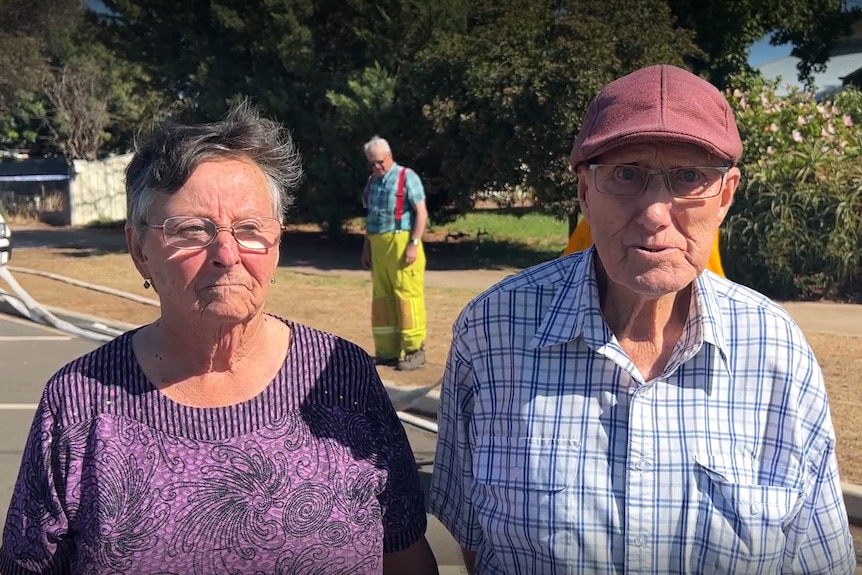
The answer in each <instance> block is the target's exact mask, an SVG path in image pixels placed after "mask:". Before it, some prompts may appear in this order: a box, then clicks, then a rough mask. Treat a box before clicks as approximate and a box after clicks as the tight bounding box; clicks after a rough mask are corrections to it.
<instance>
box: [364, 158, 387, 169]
mask: <svg viewBox="0 0 862 575" xmlns="http://www.w3.org/2000/svg"><path fill="white" fill-rule="evenodd" d="M384 162H386V160H368V165H369V166H371V167H372V168H382V167H383V164H384Z"/></svg>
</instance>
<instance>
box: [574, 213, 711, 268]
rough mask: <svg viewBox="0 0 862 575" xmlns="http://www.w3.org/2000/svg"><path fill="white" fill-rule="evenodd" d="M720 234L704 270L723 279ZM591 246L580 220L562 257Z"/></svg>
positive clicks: (585, 227)
mask: <svg viewBox="0 0 862 575" xmlns="http://www.w3.org/2000/svg"><path fill="white" fill-rule="evenodd" d="M719 235H720V234H715V242H713V244H712V252H710V254H709V261H708V262H707V263H706V269H708V270H709V271H711V272H712V273H714V274H718V275H720V276H721V277H724V268H723V267H722V265H721V253H720V252H719V249H718V238H719ZM591 245H593V238H592V235H591V234H590V224H588V223H587V220H585V219H583V218H582V219H581V221H580V222H578V225H577V226H575V231H573V232H572V235H571V236H569V243H568V244H566V249H565V250H563V255H564V256H567V255H569V254H573V253H575V252H580V251H583V250H585V249H587V248H588V247H590V246H591Z"/></svg>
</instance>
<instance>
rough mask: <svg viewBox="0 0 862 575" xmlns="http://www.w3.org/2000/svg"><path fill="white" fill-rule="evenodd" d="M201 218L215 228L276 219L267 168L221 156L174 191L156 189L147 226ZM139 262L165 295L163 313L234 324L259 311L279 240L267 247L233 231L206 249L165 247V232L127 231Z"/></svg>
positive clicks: (220, 234)
mask: <svg viewBox="0 0 862 575" xmlns="http://www.w3.org/2000/svg"><path fill="white" fill-rule="evenodd" d="M174 216H197V217H203V218H208V219H210V220H212V221H213V222H214V223H215V224H216V225H217V226H231V225H232V224H234V223H236V222H239V221H241V220H246V219H249V218H257V217H267V218H274V217H277V215H276V214H274V213H273V202H272V196H271V195H270V192H269V187H268V186H267V180H266V176H265V175H264V173H263V171H262V170H261V169H260V168H259V167H257V166H256V165H255V164H254V163H252V162H251V161H246V160H237V159H219V160H211V161H206V162H203V163H202V164H200V165H199V166H198V167H197V169H195V171H194V172H192V175H191V177H189V179H188V181H187V182H186V183H185V185H184V186H183V187H182V188H180V189H179V190H178V191H177V192H176V193H175V194H172V195H161V194H159V195H157V196H156V198H155V201H154V202H153V205H152V207H151V208H150V210H149V214H148V218H147V222H146V223H148V224H154V225H161V224H162V223H163V222H164V221H165V219H166V218H170V217H174ZM126 239H127V241H128V242H129V248H130V252H131V254H132V258H133V259H134V262H135V266H136V267H137V268H138V271H139V272H140V273H141V275H142V276H143V277H144V278H149V279H150V281H151V282H152V284H153V287H154V288H155V289H156V291H157V292H158V294H159V300H160V301H161V308H162V316H163V317H164V318H171V319H181V318H182V319H184V320H185V321H186V322H189V323H190V324H192V325H195V324H197V323H198V322H206V323H207V324H226V325H225V326H224V327H230V325H235V324H238V323H243V322H245V321H248V320H249V319H251V318H252V317H255V316H256V315H258V314H260V313H261V311H262V309H263V306H264V302H265V301H266V295H267V291H268V289H269V286H270V280H271V279H272V277H273V275H274V273H275V268H276V266H277V265H278V255H279V252H278V243H277V242H276V244H275V246H273V247H271V248H268V249H264V250H250V249H247V248H245V247H242V246H240V245H239V244H238V243H237V240H236V238H235V237H234V236H233V234H232V233H231V232H230V230H227V229H221V230H219V231H218V232H217V233H216V236H215V239H213V241H212V243H210V244H209V245H208V246H206V247H204V248H201V249H188V250H178V249H176V248H174V247H171V246H169V245H167V244H166V243H165V241H164V236H163V233H162V230H160V229H155V228H149V229H147V230H146V231H145V232H144V234H143V236H142V238H141V239H140V240H138V238H137V236H136V235H135V234H134V232H132V231H131V230H130V229H128V228H127V230H126Z"/></svg>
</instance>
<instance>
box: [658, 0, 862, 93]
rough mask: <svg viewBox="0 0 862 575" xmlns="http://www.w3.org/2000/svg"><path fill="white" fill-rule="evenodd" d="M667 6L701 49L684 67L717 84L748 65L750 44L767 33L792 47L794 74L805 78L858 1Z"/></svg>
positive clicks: (693, 0)
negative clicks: (796, 62)
mask: <svg viewBox="0 0 862 575" xmlns="http://www.w3.org/2000/svg"><path fill="white" fill-rule="evenodd" d="M668 5H669V6H670V9H671V12H672V14H673V15H674V16H675V17H676V20H677V22H678V23H679V25H680V26H682V27H684V28H686V29H689V30H692V31H693V32H694V34H695V37H694V39H695V42H697V45H698V46H699V47H700V49H701V50H702V51H703V55H702V57H699V58H689V59H688V63H689V65H690V66H691V68H692V69H693V70H694V71H696V72H698V73H706V74H708V75H709V77H710V79H711V80H712V82H714V83H715V84H716V85H718V86H721V87H724V86H725V84H726V83H727V80H728V77H729V76H730V75H732V74H734V73H738V72H741V71H744V70H746V69H747V68H748V53H749V49H750V48H751V45H752V44H754V43H755V42H756V41H758V40H760V39H761V38H763V37H764V36H767V35H769V36H771V40H770V42H771V43H772V44H774V45H783V44H790V45H791V46H792V47H793V48H792V52H791V53H792V55H793V56H796V57H798V58H799V59H800V63H799V75H800V78H801V79H803V80H807V79H809V78H810V76H811V73H812V72H817V71H821V70H822V69H823V64H824V63H825V62H826V60H827V59H828V58H829V52H830V49H831V48H832V46H833V44H834V42H835V40H836V39H837V38H839V37H840V36H841V35H843V34H846V33H848V32H849V31H850V26H851V25H852V23H853V22H854V21H856V20H857V19H858V18H859V16H860V8H859V5H858V2H848V1H847V0H734V1H732V2H703V0H668Z"/></svg>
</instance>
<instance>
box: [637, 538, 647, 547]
mask: <svg viewBox="0 0 862 575" xmlns="http://www.w3.org/2000/svg"><path fill="white" fill-rule="evenodd" d="M634 543H635V547H643V546H644V545H646V537H644V536H643V535H638V536H637V537H635V541H634Z"/></svg>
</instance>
